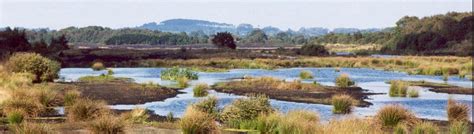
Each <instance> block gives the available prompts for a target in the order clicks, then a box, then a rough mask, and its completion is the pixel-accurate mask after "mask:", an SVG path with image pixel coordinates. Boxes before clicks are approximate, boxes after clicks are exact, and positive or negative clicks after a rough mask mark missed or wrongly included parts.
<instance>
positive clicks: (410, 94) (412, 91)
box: [407, 89, 420, 98]
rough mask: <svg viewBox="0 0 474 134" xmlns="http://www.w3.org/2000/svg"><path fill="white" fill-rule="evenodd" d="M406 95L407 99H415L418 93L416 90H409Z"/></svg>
mask: <svg viewBox="0 0 474 134" xmlns="http://www.w3.org/2000/svg"><path fill="white" fill-rule="evenodd" d="M407 94H408V97H410V98H416V97H419V96H420V95H419V93H418V90H416V89H409V90H408V91H407Z"/></svg>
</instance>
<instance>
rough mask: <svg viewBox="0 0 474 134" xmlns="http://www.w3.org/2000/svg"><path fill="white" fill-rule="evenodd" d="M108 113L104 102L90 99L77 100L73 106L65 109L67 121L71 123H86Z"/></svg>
mask: <svg viewBox="0 0 474 134" xmlns="http://www.w3.org/2000/svg"><path fill="white" fill-rule="evenodd" d="M109 112H110V111H109V108H108V107H107V104H106V103H105V102H103V101H94V100H90V99H78V100H76V102H75V103H74V104H73V105H71V106H69V107H66V115H67V120H69V121H72V122H77V121H88V120H91V119H95V118H98V117H100V116H102V115H104V114H108V113H109Z"/></svg>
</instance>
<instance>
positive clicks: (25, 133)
mask: <svg viewBox="0 0 474 134" xmlns="http://www.w3.org/2000/svg"><path fill="white" fill-rule="evenodd" d="M9 130H10V131H11V132H12V133H14V134H52V133H54V131H53V130H52V129H51V128H50V127H49V126H47V125H46V124H38V123H26V122H25V123H22V124H18V125H11V126H10V127H9Z"/></svg>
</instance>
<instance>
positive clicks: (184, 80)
mask: <svg viewBox="0 0 474 134" xmlns="http://www.w3.org/2000/svg"><path fill="white" fill-rule="evenodd" d="M177 81H178V87H180V88H186V87H188V86H189V84H188V82H189V79H188V78H186V77H180V78H178V80H177Z"/></svg>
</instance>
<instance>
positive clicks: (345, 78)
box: [336, 74, 355, 87]
mask: <svg viewBox="0 0 474 134" xmlns="http://www.w3.org/2000/svg"><path fill="white" fill-rule="evenodd" d="M354 84H355V82H354V81H352V80H351V78H350V77H349V75H348V74H341V75H340V76H339V77H337V78H336V86H338V87H350V86H352V85H354Z"/></svg>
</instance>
